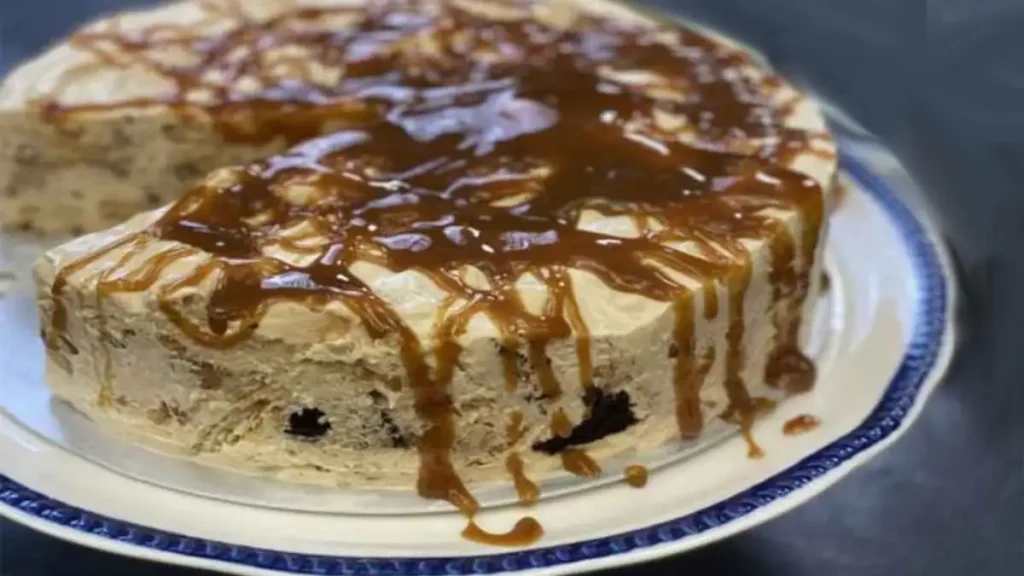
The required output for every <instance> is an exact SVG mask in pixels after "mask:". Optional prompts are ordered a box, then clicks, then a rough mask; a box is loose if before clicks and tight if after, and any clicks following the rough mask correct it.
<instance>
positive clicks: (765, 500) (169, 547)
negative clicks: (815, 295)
mask: <svg viewBox="0 0 1024 576" xmlns="http://www.w3.org/2000/svg"><path fill="white" fill-rule="evenodd" d="M840 162H841V164H842V167H843V169H844V171H845V172H846V173H848V174H849V175H851V176H852V177H853V178H854V179H855V180H857V181H858V182H859V183H860V184H861V185H862V186H863V187H864V189H865V190H867V191H868V192H869V193H870V194H871V196H872V197H873V198H874V199H875V200H876V201H877V202H878V203H879V204H880V205H881V207H882V208H883V209H884V210H885V211H886V213H887V214H888V215H889V217H890V218H891V219H892V221H893V223H894V224H895V226H896V228H897V229H898V230H899V232H900V234H901V236H902V238H903V240H904V242H906V244H907V248H908V250H909V252H910V256H911V259H912V261H913V266H914V272H915V274H916V275H917V277H918V278H919V280H920V289H919V293H918V309H917V315H916V319H917V324H916V326H915V327H914V332H913V335H912V337H911V341H910V344H909V346H908V348H907V353H906V355H905V356H904V358H903V360H902V362H901V364H900V366H899V368H898V370H897V372H896V374H895V376H893V378H892V380H891V381H890V383H889V385H888V387H887V388H886V391H885V393H884V394H883V396H882V399H881V400H880V402H879V403H878V404H877V405H876V406H875V409H874V410H873V411H872V412H871V414H870V415H869V416H868V417H867V418H866V419H865V420H864V422H862V423H861V425H860V426H858V427H857V428H856V429H854V430H853V431H852V432H850V433H848V434H847V435H845V436H843V437H842V438H839V439H838V440H836V441H835V442H833V443H831V444H829V445H828V446H826V447H824V448H822V449H821V450H819V451H817V452H815V453H814V454H811V455H810V456H808V457H806V458H804V459H803V460H801V461H799V462H797V463H796V464H794V465H793V466H791V467H790V468H788V469H786V470H783V471H782V472H780V473H778V474H776V475H775V476H773V477H771V478H769V479H767V480H765V481H763V482H761V483H759V484H757V485H755V486H753V487H751V488H748V489H747V490H744V491H742V492H740V493H738V494H736V495H734V496H732V497H730V498H728V499H726V500H724V501H722V502H719V503H717V504H714V505H712V506H709V507H707V508H704V509H702V510H698V511H696V512H693V513H691V514H688V515H686V516H683V517H681V518H677V519H675V520H670V521H667V522H664V523H661V524H656V525H653V526H649V527H647V528H642V529H640V530H635V531H633V532H627V533H623V534H616V535H613V536H608V537H604V538H597V539H594V540H589V541H585V542H579V543H574V544H567V545H563V546H555V547H549V548H542V549H537V550H528V551H520V552H510V553H504V554H493V555H485V556H468V557H453V558H441V557H438V558H397V559H393V558H360V557H344V556H320V555H308V554H299V553H291V552H281V551H277V550H269V549H262V548H252V547H248V546H238V545H234V544H228V543H224V542H217V541H212V540H205V539H202V538H193V537H191V536H185V535H182V534H175V533H172V532H164V531H161V530H156V529H153V528H147V527H145V526H140V525H137V524H132V523H129V522H125V521H122V520H117V519H115V518H110V517H107V516H101V515H99V514H94V513H92V512H89V511H87V510H83V509H81V508H76V507H74V506H71V505H69V504H65V503H63V502H60V501H58V500H54V499H52V498H49V497H48V496H46V495H44V494H40V493H38V492H35V491H33V490H31V489H29V488H28V487H26V486H23V485H21V484H19V483H17V482H15V481H13V480H11V479H10V478H8V477H7V476H4V475H2V474H0V504H3V505H6V506H10V507H12V508H16V509H18V510H19V511H21V512H23V513H25V514H29V515H31V516H35V517H37V518H40V519H42V520H45V521H47V522H51V523H53V524H57V525H59V526H62V527H65V528H70V529H72V530H76V531H79V532H83V533H86V534H90V535H93V536H97V537H100V538H104V539H109V540H115V541H118V542H122V543H125V544H132V545H135V546H141V547H144V548H148V549H150V550H155V551H161V552H169V553H172V554H179V555H183V556H188V557H192V558H199V559H203V560H213V561H219V562H227V563H231V564H239V565H244V566H249V567H253V568H261V569H269V570H279V571H283V572H291V573H297V574H327V575H336V574H337V575H340V574H344V575H349V574H396V575H423V576H433V575H442V574H444V575H449V574H456V575H458V574H491V573H495V572H502V571H511V572H514V571H521V570H529V569H534V568H545V567H552V566H558V565H565V564H571V563H575V562H581V561H584V560H593V559H598V558H604V557H608V556H615V555H618V554H622V553H625V552H629V551H632V550H637V549H643V548H648V547H651V546H656V545H658V544H664V543H667V542H674V541H678V540H681V539H683V538H687V537H690V536H694V535H696V534H700V533H702V532H706V531H708V530H711V529H714V528H717V527H719V526H722V525H725V524H728V523H729V522H732V521H734V520H736V519H738V518H741V517H743V516H746V515H748V514H750V513H751V512H753V511H755V510H757V509H759V508H762V507H764V506H766V505H768V504H770V503H772V502H774V501H776V500H778V499H780V498H782V497H784V496H786V495H788V494H790V493H792V492H793V491H795V490H798V489H800V488H801V487H803V486H805V485H807V484H808V483H810V482H812V481H814V480H815V479H818V478H820V477H822V476H824V475H825V474H827V473H828V472H830V471H831V470H833V469H835V468H837V467H838V466H840V465H842V464H843V463H844V462H846V461H848V460H850V459H851V458H853V457H854V456H856V455H857V454H859V453H860V452H862V451H864V450H865V449H867V448H869V447H870V446H873V445H874V444H877V443H878V442H879V441H881V440H883V439H884V438H886V437H888V436H889V435H890V434H892V433H893V431H895V430H896V429H897V428H898V427H899V426H900V424H901V423H902V421H903V419H904V418H905V417H906V415H907V413H908V412H909V410H910V408H911V406H913V404H914V401H915V399H916V398H917V394H918V392H919V391H920V389H921V386H922V384H923V383H924V381H925V379H926V377H927V375H928V374H929V372H930V371H931V369H932V367H933V366H934V364H935V361H936V359H937V358H938V353H939V350H940V349H941V347H942V344H943V339H944V337H945V334H944V327H945V325H946V314H947V301H948V299H949V294H948V293H947V287H946V272H945V270H944V268H943V266H942V263H941V261H940V260H939V257H938V254H937V252H936V249H935V246H934V245H933V243H932V240H931V238H929V236H928V233H927V232H926V230H925V228H924V227H923V226H922V224H921V223H920V222H919V221H918V220H917V218H916V217H915V216H914V215H913V213H912V212H911V211H910V209H909V208H908V207H907V205H906V204H904V203H903V202H902V201H901V200H900V199H899V198H898V197H897V195H896V194H895V193H894V192H893V191H892V189H891V188H890V187H889V185H888V184H887V183H886V182H885V181H884V180H883V179H882V178H881V177H879V176H877V175H876V174H874V173H873V172H871V170H869V169H868V168H867V167H866V166H864V165H863V164H861V163H860V161H858V160H856V159H854V158H853V157H851V156H850V155H849V154H847V153H843V152H841V153H840Z"/></svg>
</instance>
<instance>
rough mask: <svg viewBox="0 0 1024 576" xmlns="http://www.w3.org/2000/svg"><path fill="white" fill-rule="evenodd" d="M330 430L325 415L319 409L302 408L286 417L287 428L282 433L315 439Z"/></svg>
mask: <svg viewBox="0 0 1024 576" xmlns="http://www.w3.org/2000/svg"><path fill="white" fill-rule="evenodd" d="M330 429H331V423H330V422H329V421H328V420H327V415H326V414H324V413H323V412H322V411H321V410H320V409H319V408H303V409H301V410H299V411H297V412H292V414H291V415H290V416H288V427H287V428H285V430H284V432H285V434H290V435H292V436H301V437H302V438H310V439H315V438H320V437H322V436H323V435H324V434H327V431H328V430H330Z"/></svg>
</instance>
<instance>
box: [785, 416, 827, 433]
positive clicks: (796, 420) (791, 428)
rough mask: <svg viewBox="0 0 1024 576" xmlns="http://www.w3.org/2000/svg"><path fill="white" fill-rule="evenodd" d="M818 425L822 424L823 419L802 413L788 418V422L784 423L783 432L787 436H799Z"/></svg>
mask: <svg viewBox="0 0 1024 576" xmlns="http://www.w3.org/2000/svg"><path fill="white" fill-rule="evenodd" d="M818 426H821V420H819V419H818V417H817V416H814V415H812V414H800V415H799V416H794V417H793V418H790V419H789V420H786V423H785V424H783V425H782V433H783V434H785V435H786V436H797V435H799V434H806V433H808V432H810V431H811V430H814V429H815V428H817V427H818Z"/></svg>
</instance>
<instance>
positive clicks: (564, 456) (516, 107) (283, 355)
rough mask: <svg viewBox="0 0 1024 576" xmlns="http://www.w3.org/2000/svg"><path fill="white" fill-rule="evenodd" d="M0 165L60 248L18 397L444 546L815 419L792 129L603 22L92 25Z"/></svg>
mask: <svg viewBox="0 0 1024 576" xmlns="http://www.w3.org/2000/svg"><path fill="white" fill-rule="evenodd" d="M0 150H6V151H9V152H11V153H10V154H2V155H0V157H3V158H5V159H6V158H11V159H12V160H4V161H7V162H11V164H10V165H5V166H0V187H2V188H4V189H5V194H4V195H3V198H2V200H0V214H3V219H4V224H5V225H6V226H8V227H17V228H21V229H32V230H36V231H41V232H44V233H68V232H75V233H77V232H88V234H86V235H84V236H81V237H79V238H77V239H75V240H72V241H70V242H67V243H65V244H63V245H61V246H59V247H57V248H55V249H53V250H51V251H49V252H48V253H46V254H45V255H44V256H43V257H42V258H41V259H40V260H39V262H38V264H37V266H36V274H37V281H38V287H39V304H40V311H41V317H42V326H43V338H44V340H45V342H46V345H47V351H48V354H47V356H48V366H47V372H46V375H47V381H48V383H49V385H50V386H51V387H52V389H53V391H54V393H55V394H56V395H57V396H58V397H60V398H63V399H66V400H68V401H70V402H71V403H72V404H73V405H74V406H75V407H77V408H78V409H79V410H81V411H82V412H84V413H85V414H87V415H88V416H90V417H91V418H92V419H94V420H95V421H96V422H98V423H99V424H100V425H102V426H105V427H109V428H110V429H111V430H112V431H114V432H115V433H118V434H124V435H128V436H130V437H131V438H134V439H136V440H138V441H139V442H142V443H146V444H152V445H155V446H160V447H162V448H165V449H167V448H171V449H175V450H179V451H183V452H186V453H188V454H191V455H193V456H195V457H197V458H200V459H203V460H206V461H209V462H212V463H217V464H220V465H226V466H229V467H232V468H238V469H246V470H259V471H264V472H269V473H274V474H276V475H278V476H280V477H284V478H290V479H297V480H304V481H316V482H330V483H336V484H339V485H355V486H359V485H371V486H388V487H414V486H415V487H416V488H417V489H418V491H419V493H420V494H421V495H423V496H425V497H428V498H438V499H445V500H448V501H450V502H452V503H453V504H454V505H456V506H457V507H459V508H460V509H462V510H463V511H466V512H469V513H472V512H473V511H474V510H475V508H476V503H475V500H474V498H473V496H472V491H471V489H470V488H471V487H472V486H471V485H472V484H474V483H479V482H486V481H499V482H514V484H515V486H516V487H517V489H518V490H519V492H520V495H521V497H522V498H523V499H524V500H530V499H533V498H536V496H537V487H536V482H537V481H539V480H541V479H543V478H545V477H548V476H551V475H553V474H559V473H562V471H563V470H567V471H568V472H570V473H573V474H577V475H584V476H592V475H597V474H599V473H600V472H601V462H602V460H604V459H606V458H609V457H615V456H621V455H624V454H636V455H638V457H642V456H643V454H644V453H645V452H646V451H650V450H654V449H655V448H658V447H661V446H664V445H665V444H666V443H669V442H686V443H699V442H702V441H705V439H706V436H702V432H703V431H704V430H705V428H706V427H707V426H708V425H709V423H711V422H714V421H725V422H728V423H729V424H730V425H735V426H737V427H738V428H739V429H741V430H743V431H744V432H745V433H748V435H749V429H750V426H751V424H752V423H753V422H754V420H755V419H756V418H757V416H758V415H759V414H761V413H763V412H764V411H766V410H770V409H771V407H772V406H773V405H774V403H775V402H777V401H779V400H782V399H783V398H784V397H785V396H786V395H787V394H794V393H799V392H803V391H806V390H808V389H809V388H810V387H811V386H812V385H813V381H814V366H813V363H812V362H811V361H810V360H808V359H807V358H806V357H805V356H804V355H803V354H802V353H801V343H802V339H803V337H804V334H803V333H804V332H806V325H807V323H808V322H807V320H808V319H809V318H810V315H811V310H812V308H813V306H814V302H815V300H816V297H817V291H818V287H819V282H820V276H821V266H822V264H821V261H822V257H821V254H822V249H823V245H824V239H825V235H826V228H827V226H826V223H827V222H826V219H827V213H828V208H829V204H830V202H831V201H832V197H833V192H834V189H835V183H834V179H835V175H836V172H837V165H836V154H835V147H834V143H833V140H832V139H831V137H830V136H829V134H828V132H827V130H826V128H825V124H824V122H823V120H822V117H821V115H820V113H819V112H818V110H817V108H816V106H815V105H814V104H813V103H812V102H811V101H810V100H809V99H808V98H806V97H804V96H803V95H801V94H800V93H799V92H797V91H796V90H795V89H793V88H792V87H791V86H790V85H789V84H787V83H786V82H784V81H783V80H782V79H780V78H779V77H778V76H776V75H774V74H773V73H772V72H771V71H769V70H768V69H767V68H765V67H764V66H763V65H762V64H760V63H758V62H757V61H756V60H754V59H753V58H752V57H751V56H750V55H749V54H747V53H746V52H745V51H744V50H743V49H741V48H740V47H738V46H736V45H734V44H731V43H729V42H727V41H725V40H723V39H720V38H717V37H714V36H712V35H709V34H707V33H700V32H696V31H692V30H689V29H684V28H682V27H680V26H678V25H676V24H666V23H664V22H659V21H655V20H652V19H650V18H648V17H645V16H643V15H641V14H639V13H637V12H634V11H632V10H631V9H627V8H625V7H622V6H620V5H617V4H613V3H609V2H604V1H583V0H547V1H539V0H538V1H516V2H509V1H500V2H499V1H482V0H473V1H470V0H466V1H456V0H450V1H428V0H408V1H390V2H355V1H343V0H319V1H313V0H309V1H300V0H276V1H271V0H248V1H246V2H240V1H237V2H235V1H229V0H217V1H214V0H208V1H199V0H194V1H185V2H179V3H175V4H171V5H167V6H164V7H161V8H157V9H153V10H150V11H145V12H137V13H128V14H121V15H118V16H114V17H112V18H109V19H106V20H103V21H101V22H98V23H95V24H93V25H90V26H88V27H86V28H84V29H83V30H81V31H79V32H77V33H76V34H74V35H73V36H72V37H71V38H70V39H69V40H68V41H67V42H66V43H63V44H61V45H59V46H57V47H55V48H53V49H52V50H51V51H50V52H48V53H46V54H44V55H42V56H41V57H39V58H38V59H37V60H35V61H33V62H31V63H29V64H27V65H25V66H24V67H22V68H21V69H19V70H17V71H15V72H14V74H13V75H12V76H11V77H10V78H9V79H8V80H7V81H6V83H5V84H4V86H3V88H2V89H0ZM14 151H17V153H14ZM154 208H155V209H154ZM147 210H148V211H147ZM126 213H138V214H137V215H135V216H133V217H131V218H130V219H128V220H127V221H124V222H120V220H121V218H122V216H125V215H126ZM109 226H113V227H109ZM108 227H109V228H108ZM104 228H105V229H104ZM751 442H752V440H751ZM751 448H752V450H754V449H755V448H756V446H755V445H754V444H753V443H752V444H751ZM467 485H468V486H470V488H467Z"/></svg>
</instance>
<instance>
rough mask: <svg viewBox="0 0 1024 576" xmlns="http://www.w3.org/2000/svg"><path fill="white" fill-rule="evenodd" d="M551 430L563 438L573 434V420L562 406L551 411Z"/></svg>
mask: <svg viewBox="0 0 1024 576" xmlns="http://www.w3.org/2000/svg"><path fill="white" fill-rule="evenodd" d="M551 432H552V434H554V435H555V436H559V437H561V438H568V437H569V435H570V434H572V421H571V420H569V417H568V416H566V415H565V411H564V410H562V409H561V408H557V409H555V411H554V412H552V413H551Z"/></svg>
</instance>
